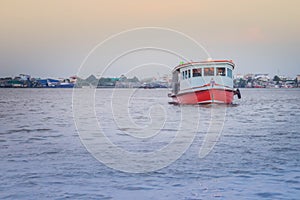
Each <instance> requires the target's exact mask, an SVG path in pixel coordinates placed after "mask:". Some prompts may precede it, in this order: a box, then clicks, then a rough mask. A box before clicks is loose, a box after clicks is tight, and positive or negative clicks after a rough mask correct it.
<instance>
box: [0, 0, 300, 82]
mask: <svg viewBox="0 0 300 200" xmlns="http://www.w3.org/2000/svg"><path fill="white" fill-rule="evenodd" d="M299 7H300V1H299V0H287V1H281V0H185V1H182V0H164V1H161V0H151V1H148V0H144V1H140V0H126V1H125V0H110V1H101V0H98V1H96V0H48V1H47V0H44V1H39V0H24V1H21V0H17V1H16V0H0V24H1V26H0V77H5V76H16V75H18V74H20V73H25V74H30V75H32V76H34V77H57V78H59V77H69V76H71V75H76V74H78V75H82V76H86V75H87V74H88V73H98V75H107V76H120V75H121V74H124V73H125V74H130V73H131V74H132V75H134V74H135V73H134V72H135V70H133V69H137V70H136V73H137V75H138V76H139V75H140V76H147V75H149V76H151V75H153V74H160V75H161V74H165V73H168V70H169V71H170V69H171V68H172V67H174V66H175V65H176V64H178V63H179V61H180V59H179V58H178V56H177V57H176V56H170V51H171V50H174V49H175V50H178V49H180V48H181V52H179V54H180V55H181V54H182V53H183V54H185V56H187V58H188V59H190V60H193V61H198V60H203V59H206V57H205V53H204V51H203V52H201V53H200V52H197V51H198V50H197V49H196V48H194V47H192V46H193V45H192V44H191V43H190V41H187V40H185V39H186V38H185V39H184V38H183V37H181V36H182V35H180V34H177V35H176V31H178V32H180V33H183V34H185V35H187V36H189V37H190V38H193V39H194V40H195V41H197V42H198V43H199V44H201V45H202V46H203V47H204V48H205V50H206V51H207V52H209V57H211V58H213V59H230V60H233V61H234V62H235V64H236V69H235V74H238V73H241V74H246V73H269V74H270V75H271V76H273V75H275V74H279V75H287V76H290V77H295V76H296V75H297V74H300V56H299V53H300V37H299V36H300V12H299V10H298V9H299ZM141 27H161V28H162V29H163V30H161V31H160V30H159V29H155V30H148V32H147V31H146V32H143V31H135V32H134V31H133V32H129V33H128V34H127V35H126V34H125V35H124V34H123V35H122V34H121V35H120V37H117V38H110V37H111V36H113V35H116V34H120V33H123V32H124V31H126V30H132V29H138V30H140V29H139V28H141ZM166 29H167V30H175V32H171V31H166ZM164 30H165V31H164ZM168 35H169V36H168ZM176 37H178V38H176ZM179 37H181V38H179ZM108 38H110V39H109V40H107V39H108ZM122 39H124V41H123V40H122ZM126 39H127V40H126ZM125 40H126V41H125ZM144 40H145V41H144ZM146 40H147V41H146ZM103 41H106V42H104V44H103V45H101V46H100V47H99V46H98V47H99V48H100V49H95V50H96V51H95V52H93V54H91V50H93V49H94V48H95V47H97V45H99V43H101V42H103ZM143 42H145V43H143ZM163 43H166V45H162V46H163V47H168V48H169V49H168V50H170V51H169V52H167V53H166V52H163V51H160V53H158V51H157V49H150V50H143V51H142V54H141V51H139V52H136V53H131V54H129V55H128V56H123V57H122V58H121V59H118V60H117V61H116V62H113V63H112V65H110V69H109V70H108V71H105V73H104V69H105V67H106V66H107V65H108V64H109V63H110V62H111V61H112V60H113V59H114V58H115V57H116V56H117V55H120V54H122V53H124V52H126V51H130V50H132V49H133V48H138V45H143V44H144V46H143V47H145V45H146V46H147V47H149V46H153V47H155V45H160V44H163ZM133 44H135V45H133ZM152 44H153V45H152ZM141 47H142V46H141ZM178 47H180V48H178ZM190 47H191V48H190ZM167 54H168V55H167ZM88 55H91V56H90V57H87V56H88ZM85 59H86V60H85ZM151 59H153V60H151ZM84 60H85V61H86V62H84ZM132 60H135V61H136V60H138V61H139V62H132ZM87 65H89V66H87ZM80 66H81V67H80ZM126 66H127V67H126ZM129 66H130V67H129ZM141 67H142V68H141ZM82 68H89V69H92V68H93V69H92V70H91V71H88V70H82ZM106 72H107V73H106Z"/></svg>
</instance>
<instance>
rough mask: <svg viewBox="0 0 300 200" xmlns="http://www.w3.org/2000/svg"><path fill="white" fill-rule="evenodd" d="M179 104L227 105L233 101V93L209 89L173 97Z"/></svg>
mask: <svg viewBox="0 0 300 200" xmlns="http://www.w3.org/2000/svg"><path fill="white" fill-rule="evenodd" d="M173 99H174V101H176V102H177V103H179V104H201V103H226V104H230V103H232V101H233V91H232V90H223V89H209V90H199V91H195V92H189V93H184V94H178V95H176V96H175V97H173Z"/></svg>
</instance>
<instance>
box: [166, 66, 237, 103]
mask: <svg viewBox="0 0 300 200" xmlns="http://www.w3.org/2000/svg"><path fill="white" fill-rule="evenodd" d="M234 67H235V64H234V63H233V62H232V60H207V61H201V62H190V63H181V64H180V65H178V66H176V67H175V68H174V69H173V71H172V91H171V93H170V94H169V95H168V96H169V97H171V98H172V102H169V103H171V104H205V103H225V104H231V103H232V101H233V96H234V95H237V96H238V98H239V99H240V98H241V93H240V91H239V89H234V88H233V73H232V72H233V70H234Z"/></svg>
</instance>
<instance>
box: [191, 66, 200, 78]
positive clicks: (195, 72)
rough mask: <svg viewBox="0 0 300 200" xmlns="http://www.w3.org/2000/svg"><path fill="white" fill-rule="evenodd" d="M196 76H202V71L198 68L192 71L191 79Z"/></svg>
mask: <svg viewBox="0 0 300 200" xmlns="http://www.w3.org/2000/svg"><path fill="white" fill-rule="evenodd" d="M196 76H202V69H201V68H198V69H193V77H196Z"/></svg>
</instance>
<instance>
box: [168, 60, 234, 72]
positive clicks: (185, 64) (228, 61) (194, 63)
mask: <svg viewBox="0 0 300 200" xmlns="http://www.w3.org/2000/svg"><path fill="white" fill-rule="evenodd" d="M219 63H226V64H229V65H231V66H232V68H233V69H234V67H235V64H234V63H233V61H232V60H205V61H199V62H188V63H183V64H180V65H177V66H176V67H174V69H173V71H176V70H179V69H181V68H184V67H187V66H190V65H196V64H200V65H205V64H219Z"/></svg>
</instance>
